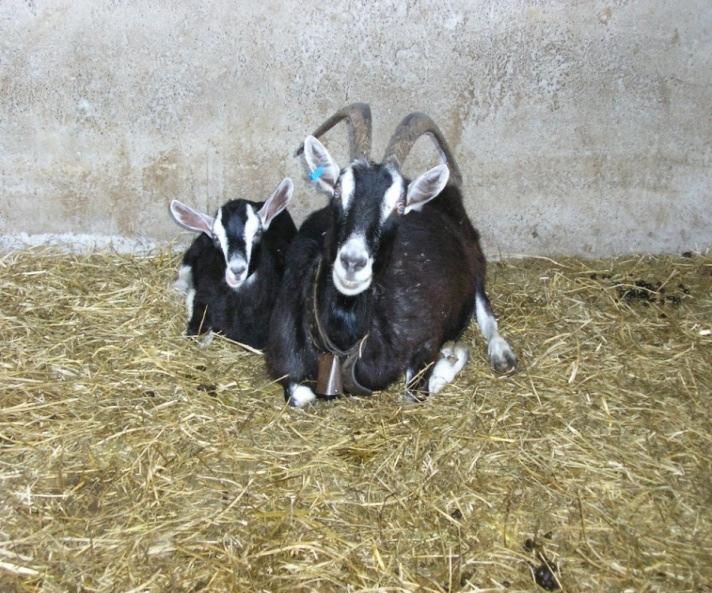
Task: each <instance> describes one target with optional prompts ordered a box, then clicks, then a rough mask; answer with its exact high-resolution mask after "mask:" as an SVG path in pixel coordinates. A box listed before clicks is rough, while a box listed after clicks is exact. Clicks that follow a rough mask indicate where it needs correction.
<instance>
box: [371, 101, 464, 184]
mask: <svg viewBox="0 0 712 593" xmlns="http://www.w3.org/2000/svg"><path fill="white" fill-rule="evenodd" d="M423 134H427V135H428V136H430V138H431V140H432V141H433V142H434V144H435V147H436V148H437V149H438V152H439V153H440V158H441V159H442V161H443V162H444V163H445V164H446V165H447V166H448V168H449V169H450V181H449V183H450V185H455V186H457V187H460V186H461V185H462V174H461V173H460V167H458V166H457V162H456V161H455V157H453V156H452V152H451V151H450V146H448V143H447V141H446V140H445V137H444V136H443V134H442V132H441V131H440V128H438V126H437V125H436V124H435V122H434V121H433V120H432V119H430V117H429V116H428V115H426V114H425V113H419V112H414V113H410V114H408V115H406V116H405V117H404V118H403V120H402V121H401V123H400V124H398V127H397V128H396V131H395V132H393V136H391V140H390V142H389V143H388V148H386V153H385V155H384V156H383V160H384V161H385V160H387V159H395V160H396V161H397V162H398V165H399V166H402V165H403V163H404V162H405V159H406V158H408V154H410V151H411V149H412V148H413V145H414V144H415V141H416V140H417V139H418V138H420V137H421V136H422V135H423Z"/></svg>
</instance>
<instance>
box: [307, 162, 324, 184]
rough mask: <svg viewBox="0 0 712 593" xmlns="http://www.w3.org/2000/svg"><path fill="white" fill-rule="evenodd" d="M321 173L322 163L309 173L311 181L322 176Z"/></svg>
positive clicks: (322, 171)
mask: <svg viewBox="0 0 712 593" xmlns="http://www.w3.org/2000/svg"><path fill="white" fill-rule="evenodd" d="M323 173H324V167H323V165H319V166H318V167H317V168H316V169H314V170H313V171H312V172H311V173H309V179H311V180H312V181H316V180H317V179H319V177H321V176H322V174H323Z"/></svg>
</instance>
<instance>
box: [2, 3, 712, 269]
mask: <svg viewBox="0 0 712 593" xmlns="http://www.w3.org/2000/svg"><path fill="white" fill-rule="evenodd" d="M352 101H368V102H370V103H371V105H372V108H373V112H374V156H376V157H378V158H380V155H381V154H382V151H383V148H384V147H385V144H386V142H387V140H388V137H389V134H390V133H391V131H392V130H393V128H394V127H395V125H396V124H397V122H398V121H399V119H400V118H401V117H402V116H404V115H405V114H406V113H408V112H410V111H413V110H423V111H426V112H428V113H429V114H430V115H431V116H432V117H433V118H434V119H435V120H436V121H437V122H438V123H439V124H440V126H441V127H442V129H443V131H444V133H445V135H446V136H447V137H448V138H449V140H450V142H451V145H452V148H453V150H454V152H455V154H456V155H457V158H458V160H459V164H460V167H461V168H462V171H463V175H464V178H465V190H466V201H467V206H468V209H469V211H470V213H471V215H472V218H473V220H474V222H475V224H476V226H477V227H478V228H479V229H480V230H481V232H482V235H483V244H484V247H485V251H486V252H487V253H488V254H490V255H508V254H519V253H526V254H582V255H587V256H605V255H609V254H616V253H629V252H679V251H683V250H688V249H704V248H706V247H708V246H710V245H711V244H712V174H711V172H710V164H712V117H711V116H712V5H710V3H709V0H679V1H678V2H670V1H666V0H639V1H632V0H610V1H607V2H603V1H593V0H592V1H586V0H583V1H573V0H572V1H569V2H564V1H545V0H539V1H537V0H521V1H517V0H469V1H466V0H451V1H443V0H422V1H414V0H409V1H378V2H377V1H373V2H370V1H355V0H352V1H349V2H346V1H339V0H337V1H334V2H322V1H317V0H301V1H299V2H295V1H291V0H289V1H287V0H285V1H282V2H277V1H270V0H264V1H262V2H252V1H250V2H247V1H239V0H237V1H236V0H209V1H201V2H190V1H188V0H184V1H172V2H169V1H163V2H159V1H149V0H113V1H111V0H105V1H91V0H2V1H1V2H0V236H2V237H3V238H4V241H5V244H6V245H8V244H13V241H15V243H17V241H20V242H21V240H22V237H24V238H26V239H27V240H28V241H30V242H31V241H32V240H34V241H35V242H37V241H43V240H45V238H54V239H55V240H59V241H68V242H70V243H71V242H72V241H73V240H74V241H77V242H79V243H81V242H83V241H84V242H85V241H87V240H90V239H88V238H91V237H99V238H103V239H101V240H103V241H105V240H106V237H119V238H121V240H123V241H125V243H124V244H125V245H129V246H131V245H136V246H140V245H144V244H147V242H148V243H151V242H153V241H158V242H161V241H170V240H180V241H185V240H187V239H188V236H187V235H186V234H185V233H184V232H182V231H180V230H179V229H178V227H177V226H175V225H174V224H173V223H172V221H171V220H170V218H169V215H168V210H167V205H168V203H169V201H170V200H171V199H172V198H179V199H181V200H183V201H186V202H188V203H191V204H193V205H196V206H198V207H202V208H206V209H214V208H215V207H216V206H217V205H218V204H219V203H220V202H221V201H224V200H227V199H230V198H233V197H251V198H255V199H259V198H262V197H264V196H266V195H268V194H269V193H270V192H271V191H272V189H273V188H274V187H275V186H276V185H277V183H278V182H279V181H280V179H281V178H282V177H283V176H285V175H290V176H292V177H293V178H295V181H296V188H297V196H296V199H295V202H294V206H293V207H292V210H293V211H295V212H296V214H297V218H299V219H301V218H302V217H303V216H304V214H305V213H306V212H308V211H309V210H311V209H314V208H316V207H317V206H318V205H320V204H321V203H322V201H323V197H322V196H320V195H318V194H316V193H315V192H314V191H313V190H312V189H311V188H310V187H309V186H308V184H307V182H306V181H304V179H303V172H302V167H301V164H300V162H299V161H298V160H297V159H294V158H292V156H291V153H292V152H293V150H294V148H295V147H296V146H297V145H298V144H299V142H300V141H301V140H302V139H303V137H304V136H305V134H306V133H308V132H309V131H310V130H311V129H313V128H314V127H315V126H316V125H318V124H319V123H320V122H321V120H322V119H324V118H325V117H327V116H328V115H330V114H331V113H332V111H334V110H335V109H337V108H339V107H341V106H342V105H343V104H345V103H347V102H352ZM344 136H345V133H344V131H343V130H335V131H334V132H332V133H330V134H329V136H327V145H328V146H330V147H331V148H332V150H333V151H334V153H335V155H338V156H340V157H341V158H342V159H343V158H344V157H345V155H346V151H345V148H344V147H345V143H344V142H343V138H344ZM423 142H424V143H423V144H419V146H417V150H416V154H415V155H414V157H415V158H413V160H412V161H411V162H409V164H408V171H410V172H411V173H414V172H417V170H418V168H420V167H425V166H427V164H428V162H429V161H432V160H433V159H434V156H433V155H432V151H430V150H428V146H427V141H423ZM33 238H34V239H33ZM99 242H101V241H99Z"/></svg>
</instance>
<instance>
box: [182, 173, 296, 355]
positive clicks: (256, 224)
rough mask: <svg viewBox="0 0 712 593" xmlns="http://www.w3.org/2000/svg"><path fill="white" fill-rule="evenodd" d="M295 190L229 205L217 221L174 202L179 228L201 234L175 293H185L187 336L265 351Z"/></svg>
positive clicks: (291, 229) (287, 184) (286, 187)
mask: <svg viewBox="0 0 712 593" xmlns="http://www.w3.org/2000/svg"><path fill="white" fill-rule="evenodd" d="M293 190H294V186H293V184H292V180H291V179H288V178H287V179H284V180H283V181H282V183H280V184H279V187H278V188H277V189H276V191H275V192H274V193H273V194H272V195H271V196H270V197H269V199H268V200H267V201H266V202H250V201H248V200H231V201H230V202H227V203H226V204H224V205H223V206H221V207H220V208H218V211H217V213H216V215H215V217H212V216H209V215H207V214H204V213H203V212H198V211H197V210H193V209H192V208H190V207H189V206H186V205H185V204H183V203H181V202H179V201H178V200H173V201H172V202H171V214H172V215H173V218H175V220H176V222H177V223H178V224H179V225H181V226H183V227H185V228H187V229H189V230H191V231H198V232H200V233H201V234H200V236H199V237H198V238H196V239H195V241H193V244H192V245H191V246H190V248H189V249H188V251H186V253H185V255H184V256H183V265H182V266H181V269H180V272H179V273H178V281H177V282H176V288H178V289H179V290H183V291H184V292H185V293H186V301H185V303H186V310H187V313H188V328H187V330H186V333H187V334H188V335H189V336H193V335H197V334H200V333H203V332H207V331H215V332H220V333H222V334H224V335H225V336H227V337H228V338H230V339H231V340H235V341H237V342H241V343H243V344H247V345H249V346H253V347H254V348H264V346H265V345H266V342H267V333H268V330H269V318H270V315H271V313H272V307H273V305H274V301H275V298H276V294H277V291H278V289H279V284H280V282H281V280H282V276H283V274H284V262H285V257H286V255H287V247H288V246H289V244H290V243H291V241H292V239H293V238H294V235H295V234H296V227H295V226H294V222H293V221H292V217H291V216H290V215H289V212H287V211H286V210H285V208H286V207H287V203H288V202H289V200H290V199H291V198H292V193H293Z"/></svg>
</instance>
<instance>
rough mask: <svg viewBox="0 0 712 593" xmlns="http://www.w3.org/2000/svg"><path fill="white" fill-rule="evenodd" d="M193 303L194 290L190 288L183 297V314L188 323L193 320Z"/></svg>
mask: <svg viewBox="0 0 712 593" xmlns="http://www.w3.org/2000/svg"><path fill="white" fill-rule="evenodd" d="M194 301H195V289H194V288H191V289H189V290H188V292H187V293H186V295H185V313H186V315H187V316H188V321H190V320H191V319H193V302H194Z"/></svg>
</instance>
